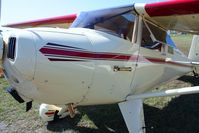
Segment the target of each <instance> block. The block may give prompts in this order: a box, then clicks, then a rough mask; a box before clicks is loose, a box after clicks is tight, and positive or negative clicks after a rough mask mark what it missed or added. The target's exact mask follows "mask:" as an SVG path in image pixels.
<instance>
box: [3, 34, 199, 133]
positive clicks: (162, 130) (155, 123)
mask: <svg viewBox="0 0 199 133" xmlns="http://www.w3.org/2000/svg"><path fill="white" fill-rule="evenodd" d="M172 37H173V39H174V41H175V42H176V43H177V46H179V47H180V49H182V50H184V52H185V53H188V49H189V47H190V43H191V39H192V36H191V35H186V36H184V35H182V36H181V35H176V36H172ZM196 85H199V80H198V79H196V78H194V77H193V76H191V75H186V76H183V77H182V78H180V79H178V80H173V81H171V82H169V83H168V84H166V85H162V86H160V87H159V89H163V88H165V89H166V88H181V87H186V86H196ZM7 86H8V83H7V82H6V81H5V80H4V79H0V132H1V133H2V132H3V133H4V132H20V133H21V132H66V133H110V132H116V133H127V132H128V131H127V128H126V125H125V123H124V121H123V118H122V115H121V113H120V110H119V108H118V106H117V105H104V106H90V107H79V108H78V111H79V114H78V115H77V116H76V117H75V118H74V119H71V118H69V117H67V118H64V119H61V120H59V121H55V122H50V123H45V122H43V121H42V120H41V118H39V115H38V108H39V104H38V103H34V105H33V109H32V110H30V111H29V112H27V113H26V112H25V104H19V103H17V102H16V101H15V100H13V98H12V97H11V96H10V95H9V94H8V93H6V91H5V88H6V87H7ZM144 113H145V120H146V127H147V131H148V133H198V132H199V126H198V123H199V119H198V118H199V95H198V94H196V95H188V96H179V97H164V98H150V99H146V100H145V104H144Z"/></svg>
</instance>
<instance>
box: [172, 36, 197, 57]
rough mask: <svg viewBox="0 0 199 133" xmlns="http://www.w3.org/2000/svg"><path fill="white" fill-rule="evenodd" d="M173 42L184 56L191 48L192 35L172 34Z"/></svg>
mask: <svg viewBox="0 0 199 133" xmlns="http://www.w3.org/2000/svg"><path fill="white" fill-rule="evenodd" d="M171 37H172V39H173V41H174V42H175V43H176V45H177V47H178V48H179V49H180V50H181V51H182V52H183V53H185V54H186V55H188V53H189V48H190V46H191V41H192V38H193V35H191V34H183V35H180V34H176V35H175V34H173V35H171Z"/></svg>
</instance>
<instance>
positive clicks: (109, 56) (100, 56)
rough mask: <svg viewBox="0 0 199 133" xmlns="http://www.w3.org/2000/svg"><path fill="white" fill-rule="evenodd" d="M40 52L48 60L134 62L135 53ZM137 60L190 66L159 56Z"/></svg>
mask: <svg viewBox="0 0 199 133" xmlns="http://www.w3.org/2000/svg"><path fill="white" fill-rule="evenodd" d="M40 52H41V53H42V54H44V55H46V56H49V58H48V59H49V60H50V61H85V60H109V61H133V62H136V61H137V58H138V56H137V55H127V54H118V53H101V52H89V51H72V50H62V49H52V48H46V47H43V48H41V49H40ZM138 62H143V63H147V62H152V63H160V64H169V65H175V66H180V67H192V65H191V64H190V65H189V64H182V63H178V62H174V61H165V59H161V58H153V57H143V58H139V59H138Z"/></svg>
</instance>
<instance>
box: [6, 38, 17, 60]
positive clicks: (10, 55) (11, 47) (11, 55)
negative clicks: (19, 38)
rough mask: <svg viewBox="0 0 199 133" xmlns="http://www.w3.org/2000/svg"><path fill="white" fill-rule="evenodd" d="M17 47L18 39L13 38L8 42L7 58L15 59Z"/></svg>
mask: <svg viewBox="0 0 199 133" xmlns="http://www.w3.org/2000/svg"><path fill="white" fill-rule="evenodd" d="M15 47H16V37H11V38H10V39H9V42H8V54H7V57H8V58H9V59H13V60H14V58H15Z"/></svg>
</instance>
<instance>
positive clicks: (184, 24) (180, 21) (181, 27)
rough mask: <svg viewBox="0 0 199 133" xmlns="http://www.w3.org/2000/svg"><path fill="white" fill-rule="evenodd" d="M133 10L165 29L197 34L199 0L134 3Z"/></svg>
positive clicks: (198, 26)
mask: <svg viewBox="0 0 199 133" xmlns="http://www.w3.org/2000/svg"><path fill="white" fill-rule="evenodd" d="M135 10H136V11H137V13H138V14H140V15H142V16H143V17H144V18H145V19H147V20H149V21H151V22H153V23H156V24H157V25H158V26H160V27H162V28H164V29H166V30H177V31H182V32H188V33H194V34H199V0H169V1H164V2H156V3H150V4H135Z"/></svg>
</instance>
